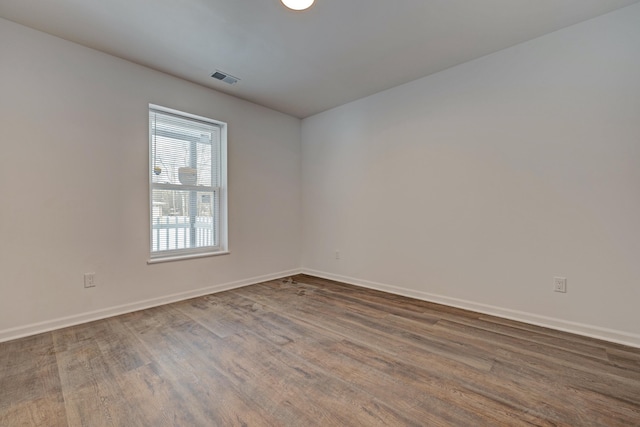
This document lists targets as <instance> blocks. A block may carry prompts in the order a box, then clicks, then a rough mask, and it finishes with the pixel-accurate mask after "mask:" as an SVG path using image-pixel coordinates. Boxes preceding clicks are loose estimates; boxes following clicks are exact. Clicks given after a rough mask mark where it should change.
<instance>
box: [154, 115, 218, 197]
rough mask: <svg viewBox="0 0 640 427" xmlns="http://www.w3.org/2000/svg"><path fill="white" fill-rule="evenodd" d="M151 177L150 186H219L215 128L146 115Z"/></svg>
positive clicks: (216, 133)
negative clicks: (164, 184)
mask: <svg viewBox="0 0 640 427" xmlns="http://www.w3.org/2000/svg"><path fill="white" fill-rule="evenodd" d="M150 125H151V162H152V167H151V178H152V182H154V183H167V184H175V185H204V186H208V187H211V186H216V187H217V186H219V185H220V183H219V181H220V180H219V174H218V161H219V160H218V159H219V156H220V144H219V128H218V127H217V126H215V125H206V124H201V123H197V122H196V124H195V125H194V124H193V122H190V121H187V120H185V119H180V118H175V117H172V116H164V115H162V114H159V113H152V114H151V115H150Z"/></svg>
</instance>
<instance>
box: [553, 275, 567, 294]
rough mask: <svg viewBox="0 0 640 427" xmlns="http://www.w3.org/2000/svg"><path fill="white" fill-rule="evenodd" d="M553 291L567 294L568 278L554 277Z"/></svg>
mask: <svg viewBox="0 0 640 427" xmlns="http://www.w3.org/2000/svg"><path fill="white" fill-rule="evenodd" d="M553 291H554V292H562V293H566V292H567V278H566V277H554V278H553Z"/></svg>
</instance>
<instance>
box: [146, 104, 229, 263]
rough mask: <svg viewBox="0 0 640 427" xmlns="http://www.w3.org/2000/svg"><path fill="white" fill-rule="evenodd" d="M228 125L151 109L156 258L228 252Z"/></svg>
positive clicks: (153, 223) (151, 173) (152, 231)
mask: <svg viewBox="0 0 640 427" xmlns="http://www.w3.org/2000/svg"><path fill="white" fill-rule="evenodd" d="M223 126H224V124H223V123H219V122H215V121H213V120H209V119H206V118H202V117H197V116H192V115H188V114H186V113H180V112H177V111H174V110H168V109H164V108H162V107H157V106H150V107H149V145H150V147H149V151H150V170H149V174H150V183H151V185H150V188H151V197H150V199H151V258H158V257H173V256H180V255H189V254H201V253H209V252H218V251H223V250H225V249H226V248H225V246H226V245H225V242H224V238H225V234H226V230H223V226H224V224H225V223H226V221H225V218H224V215H223V214H224V212H225V209H224V202H225V200H224V195H225V194H226V191H225V189H224V183H225V181H226V179H225V178H226V176H225V175H226V167H225V166H226V159H225V158H224V157H225V156H224V153H225V151H226V150H223V148H224V144H223V142H224V141H223V138H222V128H223Z"/></svg>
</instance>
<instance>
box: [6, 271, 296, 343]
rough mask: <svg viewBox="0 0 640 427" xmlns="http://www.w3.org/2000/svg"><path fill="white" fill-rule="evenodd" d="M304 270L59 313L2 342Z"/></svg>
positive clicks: (8, 331) (17, 330) (11, 332)
mask: <svg viewBox="0 0 640 427" xmlns="http://www.w3.org/2000/svg"><path fill="white" fill-rule="evenodd" d="M301 271H302V270H300V269H295V270H288V271H281V272H279V273H273V274H266V275H263V276H257V277H251V278H249V279H243V280H237V281H235V282H229V283H223V284H220V285H214V286H208V287H206V288H200V289H195V290H192V291H186V292H179V293H176V294H171V295H165V296H161V297H157V298H151V299H147V300H144V301H137V302H133V303H128V304H122V305H118V306H115V307H109V308H104V309H100V310H95V311H89V312H86V313H81V314H75V315H73V316H66V317H60V318H57V319H53V320H47V321H44V322H38V323H32V324H30V325H26V326H19V327H16V328H10V329H4V330H0V342H4V341H10V340H14V339H17V338H22V337H26V336H30V335H36V334H39V333H42V332H49V331H53V330H55V329H61V328H66V327H68V326H74V325H79V324H81V323H87V322H93V321H94V320H100V319H105V318H107V317H113V316H118V315H120V314H126V313H131V312H133V311H138V310H144V309H145V308H151V307H157V306H160V305H164V304H170V303H172V302H177V301H183V300H186V299H189V298H196V297H199V296H203V295H208V294H213V293H216V292H222V291H228V290H230V289H235V288H241V287H243V286H249V285H254V284H256V283H261V282H266V281H269V280H275V279H280V278H282V277H288V276H293V275H295V274H299V273H301Z"/></svg>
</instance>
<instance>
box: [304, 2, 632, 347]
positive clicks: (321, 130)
mask: <svg viewBox="0 0 640 427" xmlns="http://www.w3.org/2000/svg"><path fill="white" fill-rule="evenodd" d="M639 23H640V5H635V6H631V7H628V8H626V9H622V10H619V11H617V12H614V13H611V14H608V15H605V16H602V17H600V18H597V19H594V20H591V21H587V22H584V23H582V24H578V25H576V26H573V27H570V28H567V29H564V30H562V31H558V32H556V33H552V34H549V35H547V36H544V37H541V38H539V39H536V40H533V41H531V42H528V43H524V44H521V45H518V46H515V47H512V48H510V49H507V50H504V51H501V52H498V53H496V54H493V55H489V56H486V57H484V58H481V59H479V60H476V61H472V62H469V63H466V64H463V65H460V66H457V67H455V68H451V69H449V70H446V71H444V72H441V73H439V74H436V75H432V76H429V77H426V78H423V79H420V80H417V81H414V82H412V83H409V84H405V85H403V86H400V87H396V88H394V89H391V90H388V91H385V92H382V93H379V94H376V95H374V96H371V97H368V98H365V99H361V100H359V101H356V102H353V103H350V104H347V105H344V106H341V107H338V108H335V109H333V110H330V111H326V112H324V113H321V114H318V115H316V116H312V117H310V118H307V119H305V120H304V121H303V125H302V141H303V148H302V158H303V160H302V173H303V189H304V193H303V230H304V238H303V267H304V269H305V271H307V272H310V273H314V274H319V275H323V276H325V277H332V278H337V279H341V280H346V281H350V282H352V283H358V284H363V285H366V286H371V287H377V288H381V289H386V290H392V291H395V292H399V293H404V294H408V295H413V296H417V297H420V298H425V299H431V300H435V301H441V302H445V303H449V304H453V305H459V306H462V307H467V308H472V309H476V310H479V311H484V312H488V313H497V314H500V315H503V316H507V317H512V318H516V319H523V320H527V321H530V322H533V323H538V324H545V325H550V326H554V327H556V328H560V329H567V330H573V331H578V332H581V333H585V334H589V335H593V336H600V337H605V338H608V339H612V340H616V341H620V342H627V343H630V344H633V345H636V346H640V309H639V304H640V25H639ZM371 72H375V70H372V71H371ZM335 250H339V251H340V253H341V259H340V260H336V259H335V255H334V251H335ZM554 276H566V277H567V278H568V293H567V294H558V293H554V292H552V280H553V277H554Z"/></svg>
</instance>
